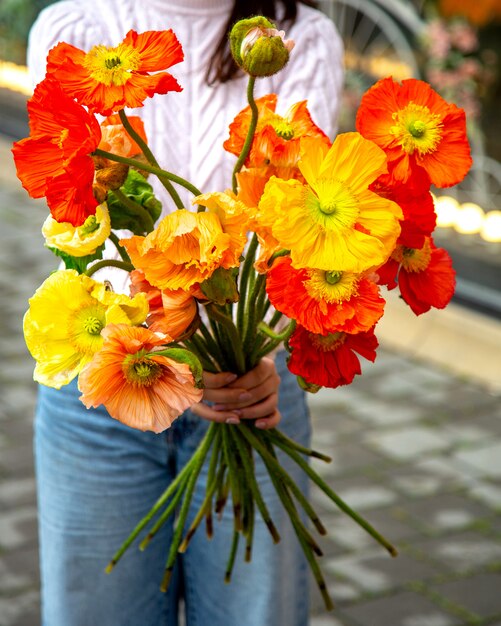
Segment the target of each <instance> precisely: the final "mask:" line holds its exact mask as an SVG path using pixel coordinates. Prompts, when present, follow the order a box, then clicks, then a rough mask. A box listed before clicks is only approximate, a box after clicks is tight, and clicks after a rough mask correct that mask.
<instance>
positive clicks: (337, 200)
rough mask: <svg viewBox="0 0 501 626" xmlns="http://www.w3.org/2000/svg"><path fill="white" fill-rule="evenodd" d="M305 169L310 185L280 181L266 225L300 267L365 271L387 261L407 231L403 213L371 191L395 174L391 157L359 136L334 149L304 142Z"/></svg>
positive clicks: (268, 199) (266, 209) (262, 212)
mask: <svg viewBox="0 0 501 626" xmlns="http://www.w3.org/2000/svg"><path fill="white" fill-rule="evenodd" d="M301 147H302V157H301V160H300V162H299V169H300V170H301V173H302V175H303V176H304V178H305V180H306V183H307V184H306V185H304V184H302V183H301V182H299V181H297V180H287V181H284V180H281V179H279V178H275V177H272V178H271V179H270V181H269V182H268V183H267V185H266V187H265V190H264V193H263V196H262V198H261V201H260V203H259V213H258V221H260V223H261V224H262V225H263V226H265V227H268V228H270V229H271V231H272V234H273V236H274V237H275V238H276V239H277V241H278V242H279V244H280V246H282V247H283V248H287V249H289V250H290V251H291V258H292V263H293V266H294V267H297V268H300V267H316V268H318V269H322V270H325V271H330V270H332V269H335V270H336V271H340V272H345V271H349V272H355V273H360V272H363V271H366V270H367V269H369V268H371V267H374V266H376V265H377V264H378V263H379V259H381V262H382V263H384V262H385V260H386V259H387V258H388V257H389V255H390V254H391V252H392V250H393V249H394V247H395V242H396V240H397V237H398V235H399V233H400V225H399V221H398V220H399V219H400V218H402V211H401V209H400V207H399V206H398V205H397V204H396V203H395V202H392V201H391V200H387V199H386V198H383V197H381V196H379V195H377V194H376V193H374V192H372V191H370V190H369V185H370V184H371V183H373V182H374V181H375V180H376V179H377V178H378V177H379V176H380V175H381V174H383V173H385V172H386V171H387V167H386V155H385V153H384V152H383V151H382V150H381V149H380V148H379V147H378V146H376V144H374V143H373V142H371V141H368V140H367V139H364V138H363V137H362V136H361V135H359V134H358V133H344V134H342V135H339V136H338V137H337V138H336V140H335V142H334V143H333V145H332V146H331V148H328V147H327V146H326V145H325V144H324V143H323V142H321V141H319V140H315V139H310V138H308V139H303V140H302V142H301Z"/></svg>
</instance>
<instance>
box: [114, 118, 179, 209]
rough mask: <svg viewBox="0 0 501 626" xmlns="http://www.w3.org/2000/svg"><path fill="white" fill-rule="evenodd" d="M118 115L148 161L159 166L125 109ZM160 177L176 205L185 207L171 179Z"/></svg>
mask: <svg viewBox="0 0 501 626" xmlns="http://www.w3.org/2000/svg"><path fill="white" fill-rule="evenodd" d="M118 115H119V116H120V121H121V122H122V124H123V126H124V128H125V130H126V131H127V132H128V133H129V135H130V137H131V138H132V139H133V140H134V141H135V142H136V143H137V145H138V146H139V147H140V148H141V150H142V152H143V154H144V156H145V157H146V158H147V160H148V162H149V163H150V164H151V165H154V166H155V167H159V165H158V161H157V160H156V158H155V155H154V154H153V152H152V151H151V150H150V147H149V146H148V144H147V143H146V142H145V141H144V139H143V138H142V137H141V136H140V135H138V133H136V131H135V130H134V128H133V127H132V125H131V123H130V122H129V119H128V118H127V115H126V113H125V110H124V109H122V110H121V111H119V112H118ZM158 178H159V180H160V182H161V183H162V185H163V186H164V187H165V189H166V190H167V192H168V193H169V194H170V196H171V198H172V200H173V201H174V204H175V205H176V207H177V208H178V209H184V206H183V201H182V200H181V198H180V197H179V194H178V193H177V191H176V190H175V188H174V185H173V184H172V183H171V182H170V180H169V179H168V178H167V177H166V176H159V177H158Z"/></svg>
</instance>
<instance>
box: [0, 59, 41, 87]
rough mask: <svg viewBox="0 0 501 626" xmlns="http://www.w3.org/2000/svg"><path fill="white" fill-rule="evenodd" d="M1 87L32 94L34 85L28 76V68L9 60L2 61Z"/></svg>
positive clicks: (0, 62) (0, 71) (0, 70)
mask: <svg viewBox="0 0 501 626" xmlns="http://www.w3.org/2000/svg"><path fill="white" fill-rule="evenodd" d="M0 87H3V88H6V89H11V90H12V91H18V92H20V93H23V94H25V95H26V96H31V94H32V93H33V87H32V85H31V81H30V79H29V77H28V68H27V67H24V65H16V64H15V63H10V62H9V61H0Z"/></svg>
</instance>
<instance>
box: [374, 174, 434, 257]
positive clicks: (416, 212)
mask: <svg viewBox="0 0 501 626" xmlns="http://www.w3.org/2000/svg"><path fill="white" fill-rule="evenodd" d="M371 189H372V191H375V192H376V193H377V194H379V195H380V196H383V197H384V198H388V199H389V200H393V202H396V203H397V204H398V205H399V206H400V208H401V209H402V213H403V219H402V220H400V227H401V232H400V235H399V237H398V239H397V244H400V245H402V246H405V247H407V248H422V247H423V246H424V243H425V239H426V237H430V236H431V234H432V232H433V231H434V230H435V226H436V225H437V214H436V213H435V205H434V202H433V197H432V195H431V193H430V191H429V190H428V189H427V188H426V189H416V188H412V187H410V186H409V185H399V184H395V185H393V186H387V185H384V184H382V179H381V178H380V179H378V180H377V181H376V183H375V184H374V185H372V186H371Z"/></svg>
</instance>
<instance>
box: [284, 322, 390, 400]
mask: <svg viewBox="0 0 501 626" xmlns="http://www.w3.org/2000/svg"><path fill="white" fill-rule="evenodd" d="M377 346H378V341H377V339H376V336H375V335H374V329H373V328H372V329H370V330H368V331H367V332H363V333H358V334H356V335H349V334H347V333H332V334H329V335H327V336H323V335H315V334H314V333H310V332H308V331H307V330H306V329H305V328H303V327H302V326H298V327H297V328H296V330H295V331H294V333H293V334H292V336H291V338H290V339H289V347H290V349H291V355H290V358H289V360H288V363H287V365H288V368H289V370H290V371H291V372H292V373H293V374H296V376H301V377H302V378H304V380H305V381H306V382H307V383H310V384H312V385H319V386H320V387H331V388H334V387H339V386H341V385H349V384H350V383H351V382H352V381H353V379H354V378H355V376H356V375H357V374H361V373H362V369H361V367H360V361H359V358H358V356H357V354H356V353H358V354H359V355H360V356H363V357H364V358H366V359H368V360H369V361H374V360H375V358H376V348H377Z"/></svg>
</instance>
